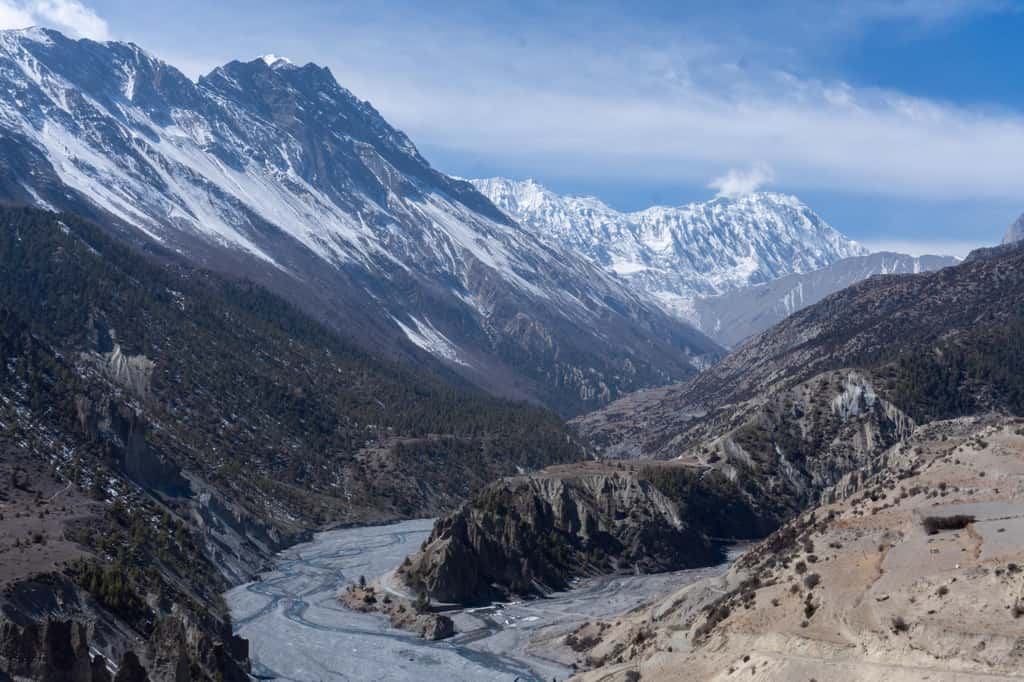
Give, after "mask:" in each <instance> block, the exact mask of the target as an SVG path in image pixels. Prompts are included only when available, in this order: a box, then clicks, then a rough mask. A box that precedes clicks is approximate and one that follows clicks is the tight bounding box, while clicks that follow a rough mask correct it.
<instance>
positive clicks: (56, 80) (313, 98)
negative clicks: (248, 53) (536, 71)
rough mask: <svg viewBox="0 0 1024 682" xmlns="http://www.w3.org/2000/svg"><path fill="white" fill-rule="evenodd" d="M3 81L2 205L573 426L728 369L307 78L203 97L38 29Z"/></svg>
mask: <svg viewBox="0 0 1024 682" xmlns="http://www.w3.org/2000/svg"><path fill="white" fill-rule="evenodd" d="M0 84H2V86H3V87H4V89H5V91H6V92H8V93H9V96H8V97H6V98H5V101H4V102H3V103H2V104H0V169H2V171H3V173H2V174H3V179H2V180H0V199H2V200H5V201H8V202H16V203H29V204H32V205H35V206H38V207H42V208H52V209H56V210H70V211H74V212H76V213H79V214H82V215H85V216H86V217H91V218H95V219H97V222H99V223H100V224H102V225H109V226H114V228H113V229H118V231H119V233H120V235H121V236H122V237H124V238H127V239H129V240H131V241H133V242H134V243H136V244H137V245H139V246H140V247H141V248H148V247H150V246H151V245H154V244H157V245H160V246H162V247H164V248H166V249H171V250H174V251H177V252H179V253H181V254H184V255H185V256H186V257H187V258H189V259H190V260H191V261H192V262H194V263H197V264H199V265H201V266H203V267H208V268H212V269H215V270H218V271H221V272H224V273H227V274H231V275H236V276H237V275H242V276H246V277H249V278H251V279H253V280H255V281H258V282H260V283H262V284H264V285H266V286H268V287H270V288H271V289H272V290H274V291H276V292H278V293H279V294H281V295H283V296H285V297H286V298H288V299H289V300H291V301H293V302H295V303H297V304H298V305H300V306H301V307H303V308H304V309H305V310H306V311H307V312H309V313H311V314H313V315H314V316H316V317H318V318H319V319H321V320H322V321H324V322H326V323H327V324H328V325H330V326H332V327H334V328H335V329H338V330H341V331H342V332H344V333H346V334H349V335H351V336H353V337H354V338H355V340H356V341H357V342H359V343H362V344H363V345H364V346H367V347H372V348H373V349H374V350H375V351H379V352H385V353H388V354H391V355H393V356H397V357H404V358H406V359H410V360H414V361H419V362H428V363H430V364H432V365H434V366H436V367H439V368H440V370H439V371H442V372H446V373H449V374H457V375H461V376H463V377H465V378H466V379H468V380H469V381H470V382H472V383H475V384H477V385H480V386H483V387H485V388H487V389H488V390H490V391H492V392H495V393H500V394H502V395H505V396H510V397H514V398H529V399H533V400H537V401H540V402H543V403H544V404H546V405H548V406H550V407H553V408H555V409H558V410H560V411H561V412H563V413H567V414H573V413H578V412H580V411H583V410H585V409H588V408H592V407H596V406H598V405H600V404H603V403H605V402H608V401H609V400H612V399H614V398H615V397H617V396H619V395H621V394H623V393H626V392H629V391H631V390H635V389H636V388H640V387H643V386H651V385H658V384H663V383H666V382H668V381H672V380H678V379H681V378H684V377H685V376H687V375H689V374H692V373H694V372H695V370H696V368H699V367H702V366H705V365H707V364H708V363H710V362H712V361H714V360H715V359H717V357H719V355H720V351H721V349H720V348H719V346H717V345H716V344H715V343H714V342H712V341H710V340H709V339H707V338H706V337H705V336H703V335H702V334H700V333H699V332H697V331H696V330H694V329H693V328H692V327H690V326H689V325H687V324H685V323H683V322H680V321H678V320H676V319H674V318H672V317H671V316H668V315H666V314H665V313H663V312H662V311H661V310H660V309H658V308H657V307H656V306H654V305H652V304H650V303H649V302H647V301H646V300H644V299H643V298H640V297H638V296H636V295H634V294H633V293H632V292H631V291H630V290H629V288H628V287H626V286H624V285H623V284H622V282H621V281H619V280H618V279H616V278H615V277H612V276H610V275H608V274H606V273H604V272H603V271H602V270H601V269H600V268H597V267H594V266H593V265H592V264H590V263H589V261H587V260H586V259H580V258H577V257H574V256H573V255H572V254H571V253H570V252H568V251H566V250H564V249H562V250H558V249H555V248H553V247H552V246H551V245H550V244H548V243H546V242H543V241H541V240H539V239H538V238H537V237H536V236H535V235H534V234H533V233H532V232H531V231H529V230H526V229H524V228H522V227H521V226H519V225H518V224H517V223H516V222H515V221H514V220H512V219H510V218H509V217H508V216H506V215H505V214H504V213H502V212H501V211H499V210H498V209H497V208H495V206H494V205H493V204H492V203H491V202H490V201H489V200H488V199H487V198H485V197H484V196H483V195H481V194H480V193H479V192H478V191H476V189H475V188H474V187H472V186H471V185H470V184H468V183H465V182H462V181H459V180H454V179H452V178H449V177H447V176H445V175H443V174H442V173H439V172H437V171H436V170H434V169H433V168H431V167H430V165H429V164H428V163H427V161H426V160H425V159H424V158H423V157H422V156H421V155H420V154H419V152H418V151H417V150H416V147H415V146H414V145H413V143H412V142H411V141H410V140H409V139H408V138H407V137H406V136H405V135H404V134H403V133H401V132H400V131H398V130H396V129H394V128H392V127H391V126H390V125H388V123H387V122H385V121H384V119H383V118H382V117H381V116H380V114H378V113H377V111H376V110H374V109H373V107H372V106H370V105H369V104H368V103H366V102H363V101H360V100H359V99H357V98H356V97H355V96H353V95H352V94H351V93H350V92H348V91H347V90H345V89H344V88H342V87H341V86H340V85H339V84H338V83H337V82H336V81H335V79H334V77H333V76H332V74H331V73H330V71H328V70H327V69H324V68H321V67H319V66H316V65H314V64H307V65H305V66H296V65H293V64H291V63H290V62H288V61H287V60H282V59H257V60H254V61H251V62H247V63H242V62H237V61H236V62H231V63H229V64H226V65H224V66H222V67H218V68H217V69H214V70H213V71H212V72H211V73H209V74H208V75H206V76H204V77H202V78H200V79H199V80H198V82H192V81H191V80H189V79H188V78H186V77H185V76H184V75H182V74H181V73H180V72H179V71H177V70H176V69H174V68H173V67H172V66H169V65H167V64H165V63H163V62H161V61H159V60H158V59H155V58H153V57H151V56H150V55H148V54H147V53H146V52H144V51H143V50H141V49H140V48H138V47H137V46H135V45H132V44H128V43H116V42H109V43H96V42H92V41H88V40H78V41H75V40H70V39H68V38H66V37H65V36H63V35H61V34H60V33H57V32H55V31H48V30H42V29H27V30H23V31H4V32H2V33H0ZM596 329H600V330H601V331H600V333H597V332H596V331H595V330H596Z"/></svg>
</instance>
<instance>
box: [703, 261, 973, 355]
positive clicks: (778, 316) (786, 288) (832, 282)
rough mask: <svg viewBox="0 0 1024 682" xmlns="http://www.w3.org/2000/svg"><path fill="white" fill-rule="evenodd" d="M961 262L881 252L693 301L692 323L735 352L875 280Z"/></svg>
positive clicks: (936, 268)
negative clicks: (772, 329)
mask: <svg viewBox="0 0 1024 682" xmlns="http://www.w3.org/2000/svg"><path fill="white" fill-rule="evenodd" d="M959 262H960V261H959V260H958V259H956V258H954V257H952V256H919V257H915V256H907V255H905V254H900V253H887V252H879V253H873V254H871V255H869V256H854V257H853V258H844V259H843V260H840V261H836V262H835V263H833V264H831V265H829V266H827V267H825V268H822V269H821V270H815V271H813V272H806V273H799V274H793V275H786V276H784V277H779V278H778V279H774V280H772V281H770V282H766V283H764V284H757V285H754V286H750V287H743V288H741V289H734V290H732V291H728V292H726V293H724V294H718V295H716V296H707V297H698V298H696V299H694V300H693V306H692V313H691V315H690V318H689V319H690V320H691V321H692V322H693V323H694V324H695V325H696V326H697V328H698V329H700V330H701V331H703V332H704V333H705V334H707V335H708V336H710V337H711V338H713V339H714V340H715V341H718V342H719V343H721V344H722V345H724V346H726V347H729V348H735V347H736V346H737V345H739V344H740V343H742V342H743V341H745V340H747V339H749V338H751V337H753V336H755V335H757V334H760V333H761V332H763V331H765V330H766V329H768V328H769V327H772V326H774V325H775V324H777V323H779V322H781V321H782V320H784V319H785V318H787V317H789V316H790V315H792V314H793V313H795V312H796V311H798V310H801V309H803V308H806V307H807V306H810V305H813V304H814V303H817V302H818V301H820V300H821V299H823V298H825V297H826V296H828V295H830V294H834V293H835V292H837V291H839V290H841V289H845V288H846V287H848V286H850V285H851V284H856V283H857V282H860V281H863V280H865V279H867V278H868V277H873V276H874V275H906V274H916V273H921V272H930V271H932V270H941V269H942V268H947V267H950V266H953V265H956V264H957V263H959Z"/></svg>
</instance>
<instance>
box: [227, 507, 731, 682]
mask: <svg viewBox="0 0 1024 682" xmlns="http://www.w3.org/2000/svg"><path fill="white" fill-rule="evenodd" d="M432 526H433V521H432V520H430V519H424V520H417V521H404V522H402V523H396V524H391V525H387V526H370V527H360V528H348V529H343V530H334V531H328V532H324V533H319V534H317V536H316V537H315V538H314V539H313V541H312V542H308V543H304V544H301V545H296V546H295V547H292V548H290V549H288V550H285V551H284V552H282V553H281V554H280V555H278V557H277V558H276V560H275V565H274V570H272V571H270V572H267V573H264V574H263V575H262V576H261V579H260V580H258V581H256V582H251V583H247V584H245V585H240V586H238V587H236V588H234V589H233V590H231V591H230V592H228V593H227V595H226V598H227V601H228V605H229V606H230V607H231V613H232V616H233V618H234V621H235V630H236V632H237V633H238V634H239V635H241V636H243V637H245V638H246V639H248V640H249V644H250V652H251V655H252V661H253V674H254V675H256V676H257V677H258V678H260V679H268V680H270V679H273V680H291V681H293V682H335V681H337V680H360V681H361V680H446V681H449V680H524V681H525V680H538V681H539V680H551V679H558V680H562V679H565V678H566V677H568V676H569V675H570V673H571V668H570V667H569V666H570V665H571V662H572V659H571V655H572V654H571V652H569V651H568V650H567V649H565V648H564V647H561V646H558V642H559V641H560V640H561V639H562V637H563V636H564V635H565V634H566V633H567V632H569V631H571V630H573V629H575V628H576V627H577V626H579V625H581V624H583V623H585V622H587V621H590V620H594V619H596V618H601V617H605V616H610V615H614V614H616V613H622V612H624V611H628V610H629V609H631V608H633V607H634V606H636V605H638V604H640V603H642V602H645V601H649V600H651V599H654V598H657V597H659V596H662V595H665V594H668V593H670V592H672V591H674V590H675V589H677V588H679V587H681V586H682V585H685V584H686V583H689V582H693V581H694V580H698V579H700V578H703V577H706V576H709V575H716V574H718V573H721V572H722V571H723V570H724V568H725V566H724V565H723V566H716V567H711V568H706V569H697V570H691V571H678V572H675V573H662V574H658V575H637V576H608V577H603V578H597V579H591V580H585V581H582V582H580V583H578V584H577V585H576V586H574V588H573V589H572V590H569V591H567V592H562V593H558V594H555V595H552V596H551V597H550V598H547V599H539V600H534V601H528V602H519V603H514V604H502V605H497V606H492V607H488V608H484V609H471V610H466V611H461V612H457V613H453V614H450V615H452V617H453V619H454V620H455V624H456V628H457V629H458V631H459V634H457V635H456V636H455V637H453V638H451V639H448V640H444V641H441V642H427V641H424V640H422V639H419V638H418V637H416V636H415V635H412V634H410V633H407V632H404V631H401V630H396V629H394V628H391V627H390V626H389V625H388V622H387V620H386V619H385V618H384V617H382V616H379V615H372V614H360V613H355V612H352V611H349V610H348V609H346V608H344V607H343V606H341V605H340V604H339V603H338V601H337V596H338V594H339V593H340V592H341V591H342V590H343V589H344V588H345V586H346V585H349V584H352V583H354V582H356V581H358V580H359V576H360V575H364V576H366V577H367V578H368V579H369V578H372V577H375V576H378V575H381V574H383V573H385V572H387V571H389V570H391V569H393V568H395V567H396V566H398V565H399V564H400V563H401V562H402V560H403V559H404V558H405V556H406V555H408V554H410V553H412V552H414V551H415V550H416V549H418V548H419V545H420V543H421V542H422V541H423V540H424V539H426V537H427V536H428V535H429V534H430V530H431V528H432Z"/></svg>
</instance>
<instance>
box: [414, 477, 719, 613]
mask: <svg viewBox="0 0 1024 682" xmlns="http://www.w3.org/2000/svg"><path fill="white" fill-rule="evenodd" d="M720 557H721V553H720V550H719V549H718V548H717V547H716V546H714V545H713V544H712V543H711V542H710V541H709V540H708V538H707V537H706V536H704V535H703V534H702V533H701V532H699V531H697V530H695V529H693V528H692V527H690V525H689V524H688V523H687V521H686V520H685V519H684V518H683V517H682V516H681V515H680V513H679V505H678V503H677V502H675V501H673V500H672V499H670V498H669V497H667V496H666V495H665V494H664V493H662V492H661V491H660V490H659V489H658V488H657V487H656V486H655V485H654V484H653V483H652V482H651V481H649V480H647V479H646V478H643V477H642V476H641V475H639V474H638V473H637V471H636V470H633V469H630V468H621V467H620V468H616V467H614V466H606V465H601V464H590V465H579V466H576V467H566V468H558V467H556V468H554V469H550V470H546V471H544V472H541V473H540V474H537V475H533V476H518V477H513V478H509V479H504V480H501V481H499V482H497V483H495V484H493V485H491V486H488V487H487V488H485V489H484V490H483V491H481V492H480V493H479V494H478V495H476V496H474V497H473V498H472V499H471V500H470V501H469V502H468V503H466V504H465V505H463V506H462V507H461V508H459V509H458V510H457V511H456V512H454V513H453V514H451V515H450V516H448V517H445V518H443V519H441V520H439V521H438V522H437V524H436V525H435V528H434V531H433V533H432V535H431V537H430V539H429V540H428V541H427V542H426V544H425V545H424V547H423V548H422V550H421V551H420V552H419V553H418V554H416V555H414V556H413V557H411V558H410V559H409V561H408V562H407V563H406V564H405V565H404V566H403V567H402V568H401V569H400V575H401V577H402V578H403V579H404V580H405V582H406V583H407V584H408V585H409V586H410V587H412V588H413V589H414V590H425V591H426V592H427V593H428V594H429V595H430V596H431V597H432V598H433V599H435V600H438V601H441V602H457V603H462V604H466V603H475V602H482V601H488V600H493V599H507V598H509V597H510V596H512V595H519V596H538V595H543V594H545V593H547V592H551V591H553V590H560V589H564V588H566V587H567V586H568V585H569V584H570V581H571V580H572V579H573V578H575V577H579V576H584V575H590V574H598V573H608V572H613V571H620V570H625V571H642V572H654V571H666V570H675V569H681V568H687V567H693V566H704V565H708V564H710V563H713V562H715V561H717V560H719V559H720Z"/></svg>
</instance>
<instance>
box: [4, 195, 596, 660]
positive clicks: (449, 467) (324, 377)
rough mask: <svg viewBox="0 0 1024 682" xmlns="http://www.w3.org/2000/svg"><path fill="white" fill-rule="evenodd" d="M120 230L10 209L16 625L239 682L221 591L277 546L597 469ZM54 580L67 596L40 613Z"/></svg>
mask: <svg viewBox="0 0 1024 682" xmlns="http://www.w3.org/2000/svg"><path fill="white" fill-rule="evenodd" d="M104 234H105V233H104V232H103V231H102V230H101V229H100V228H99V227H97V226H95V225H93V224H91V223H89V222H87V221H84V220H82V219H79V218H76V217H74V216H71V215H57V214H53V213H48V212H43V211H38V210H29V209H10V208H5V209H0V311H2V312H0V352H2V353H3V357H4V358H5V362H4V363H3V364H2V365H0V399H2V405H0V422H2V428H0V446H2V448H3V451H4V453H5V454H4V463H5V467H6V468H7V472H5V473H9V480H10V484H9V485H7V487H5V488H4V489H3V490H0V494H2V496H3V498H4V499H5V500H6V501H7V504H8V505H9V506H10V507H11V508H12V509H14V508H16V509H18V513H17V515H16V516H14V515H12V514H7V515H0V525H2V526H3V528H0V532H2V534H3V536H5V537H6V536H16V537H18V544H16V545H14V544H8V543H6V542H4V543H0V553H3V555H4V556H5V557H6V559H5V560H4V561H5V566H7V570H5V572H4V575H3V576H0V582H3V583H4V584H6V585H7V586H8V587H7V592H6V593H5V594H6V596H5V597H4V603H5V604H6V606H5V610H6V612H8V613H9V614H20V615H18V618H19V619H26V620H34V619H37V618H39V617H47V618H53V617H54V616H56V615H59V616H61V617H64V618H67V619H70V620H72V621H79V620H80V619H83V618H85V619H93V620H96V621H97V622H98V623H99V624H100V625H99V626H97V627H98V628H99V630H100V631H102V632H104V633H105V635H104V640H103V641H104V642H105V643H103V644H102V645H100V646H102V650H103V653H104V655H107V656H109V657H110V658H112V659H113V660H120V659H121V658H122V656H124V655H125V654H126V653H127V652H128V651H129V650H131V651H133V652H135V653H137V654H138V655H139V656H140V658H141V660H142V661H143V664H144V665H146V666H152V665H157V664H158V659H160V658H161V657H163V656H166V655H168V654H167V648H168V647H170V649H171V650H173V651H175V652H178V651H180V652H184V653H182V654H181V655H182V656H184V657H185V658H184V659H183V660H187V661H190V663H189V665H193V664H194V667H195V669H196V670H200V671H203V672H202V674H203V675H205V674H209V675H211V676H214V677H216V676H217V675H218V674H220V675H223V676H226V677H227V678H231V677H232V675H233V674H234V673H232V672H231V671H232V670H241V669H242V668H244V665H245V654H244V651H243V650H241V649H238V650H237V651H236V650H235V649H237V648H238V647H239V646H241V644H239V643H237V642H233V640H231V635H230V627H229V626H228V625H227V613H226V610H225V609H224V608H223V605H222V602H221V599H220V596H219V595H220V592H221V591H223V589H225V588H226V587H227V585H228V584H229V583H230V582H231V581H236V580H242V579H245V578H248V577H249V576H250V575H251V574H252V572H253V571H254V570H256V569H258V568H259V566H260V565H261V563H262V562H263V561H264V560H265V559H266V558H267V557H268V556H269V554H270V553H271V552H272V551H274V550H275V549H277V548H278V547H280V546H282V545H283V544H287V543H289V542H292V541H294V540H295V539H297V538H299V537H301V536H302V535H303V534H305V533H308V532H309V531H310V530H312V529H315V528H318V527H322V526H326V525H329V524H333V523H339V522H346V523H347V522H360V521H379V520H386V519H394V518H400V517H412V516H424V515H428V514H435V513H438V512H441V511H445V510H448V509H450V508H452V507H453V506H454V505H455V504H456V503H457V502H458V501H459V500H460V499H462V498H464V497H465V496H466V495H468V494H470V493H471V492H473V491H474V490H476V489H477V488H479V487H481V486H483V485H484V484H486V483H487V482H489V481H490V480H492V479H494V478H497V477H498V476H501V475H506V474H511V473H514V472H516V471H521V470H530V469H533V468H537V467H540V466H544V465H547V464H550V463H555V462H566V461H573V460H577V459H580V458H582V457H583V450H582V448H581V447H580V446H579V445H578V444H577V443H576V442H575V441H574V439H572V438H571V437H570V436H569V435H568V433H567V432H566V430H565V429H564V427H563V425H562V423H561V421H560V420H559V419H558V418H557V417H556V416H555V415H553V414H551V413H549V412H547V411H545V410H543V409H541V408H537V407H534V406H529V405H525V404H517V403H512V402H508V401H504V400H499V399H495V398H491V397H488V396H486V395H484V394H482V393H480V392H479V391H477V390H475V389H470V388H459V387H453V386H450V385H446V384H444V383H442V382H441V381H439V380H438V379H436V378H434V377H432V376H429V375H426V374H420V373H417V372H416V371H415V370H414V369H410V368H401V367H397V366H394V365H391V364H388V363H386V362H384V361H381V360H378V359H375V358H373V357H372V356H370V355H368V354H366V353H365V352H363V351H360V350H357V349H354V348H353V347H351V346H350V345H348V344H347V343H346V342H344V341H342V340H341V339H340V338H339V337H337V336H336V335H335V334H333V333H332V332H330V331H328V330H327V329H326V328H324V327H323V326H321V325H320V324H318V323H316V322H314V321H311V320H310V319H309V318H307V317H306V316H305V315H304V314H302V313H300V312H299V311H297V310H296V309H295V308H294V307H292V306H291V305H289V304H287V303H285V302H283V301H282V300H280V299H278V298H276V297H275V296H273V295H271V294H269V293H267V292H266V291H265V290H263V289H261V288H259V287H258V286H255V285H252V284H250V283H247V282H244V281H230V280H227V279H224V278H222V277H219V276H216V275H212V274H209V273H206V272H203V271H200V270H197V269H194V268H193V267H191V266H188V265H185V264H183V263H181V262H180V261H179V260H178V259H177V258H176V257H175V256H174V255H173V254H171V253H163V254H157V257H158V259H159V260H150V259H149V257H144V256H142V255H140V254H138V253H135V252H133V251H130V250H128V249H127V248H125V247H123V246H121V245H119V244H117V243H115V242H112V241H111V240H110V239H108V238H107V237H105V236H104ZM6 480H7V479H5V484H6ZM37 516H38V518H36V517H37ZM21 533H25V536H24V538H22V537H21V535H20V534H21ZM22 540H24V543H23V542H22ZM40 575H42V576H50V577H49V578H43V579H45V580H50V581H56V582H55V583H53V584H56V585H59V586H62V587H59V589H58V588H54V587H52V585H51V587H48V588H45V592H46V593H47V594H57V593H58V592H62V593H63V594H64V597H62V600H63V601H61V602H60V604H52V605H51V606H50V607H46V608H44V609H43V610H42V611H39V608H40V605H39V604H38V603H36V602H35V601H33V599H35V598H34V597H32V595H33V594H38V589H39V584H38V582H37V581H38V580H40V579H41V578H39V576H40ZM175 605H178V608H177V610H175V611H174V615H171V614H172V607H174V606H175ZM45 614H49V615H45ZM26 627H28V626H26ZM33 627H34V626H33ZM46 627H49V626H46ZM54 627H57V626H56V625H55V626H54ZM48 633H50V631H49V630H47V629H45V627H44V630H43V631H41V633H37V634H38V637H37V639H38V641H39V642H49V641H51V640H53V639H54V637H55V635H53V634H52V633H50V634H48ZM126 633H127V634H126ZM188 633H192V634H188ZM195 633H200V634H198V635H197V634H195ZM12 636H15V635H12ZM16 636H23V637H24V638H26V641H27V640H28V639H32V638H33V637H36V635H32V634H31V633H28V634H24V633H23V634H22V635H16ZM57 640H60V637H57ZM144 641H147V642H149V643H148V644H146V645H145V646H143V644H142V642H144ZM218 641H219V642H220V644H219V646H220V647H221V649H219V651H221V654H218V656H219V657H218V656H214V655H213V653H212V652H213V649H211V648H210V647H211V646H213V644H214V643H216V642H218ZM40 646H43V645H42V644H40ZM47 646H49V645H47ZM147 647H148V648H147ZM204 647H205V648H204ZM224 647H228V648H229V649H230V648H231V647H235V649H231V651H232V653H231V654H230V655H228V654H225V653H224V652H225V651H226V650H225V649H224ZM29 648H31V647H29ZM39 655H41V656H42V655H43V654H39ZM174 655H178V654H177V653H175V654H174ZM44 658H45V656H44ZM230 661H234V663H230ZM26 665H28V664H27V663H26ZM33 665H34V664H33ZM40 665H41V664H40ZM16 668H17V666H16V665H14V664H10V665H8V666H7V667H5V668H4V669H16ZM32 674H35V673H32ZM199 676H200V678H201V677H202V675H199Z"/></svg>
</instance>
